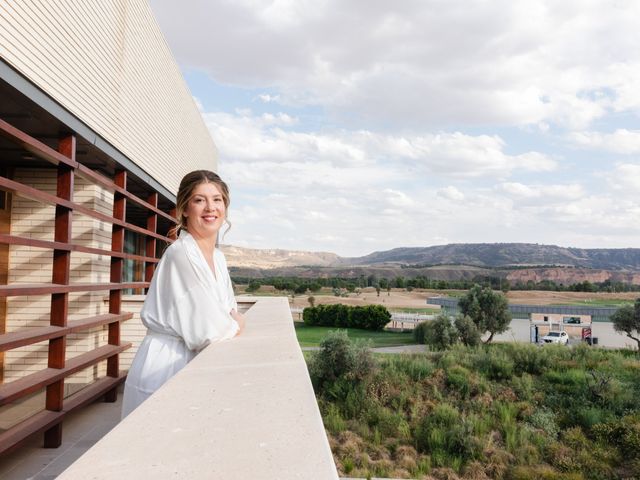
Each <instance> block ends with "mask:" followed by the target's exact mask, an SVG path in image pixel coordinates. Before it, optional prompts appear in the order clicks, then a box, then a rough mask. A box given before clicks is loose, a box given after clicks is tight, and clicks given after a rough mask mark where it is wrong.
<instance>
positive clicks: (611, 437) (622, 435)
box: [592, 416, 640, 458]
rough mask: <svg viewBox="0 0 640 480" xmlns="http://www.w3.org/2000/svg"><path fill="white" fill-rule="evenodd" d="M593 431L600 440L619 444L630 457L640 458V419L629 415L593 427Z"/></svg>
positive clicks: (622, 450) (621, 449)
mask: <svg viewBox="0 0 640 480" xmlns="http://www.w3.org/2000/svg"><path fill="white" fill-rule="evenodd" d="M592 431H593V433H594V435H595V436H596V438H598V439H599V440H600V441H602V442H604V443H608V444H610V445H615V446H617V447H618V448H619V449H620V451H621V452H622V454H623V455H624V456H625V457H628V458H640V420H639V419H638V418H637V417H636V418H634V417H633V416H627V417H624V418H622V419H619V420H615V421H612V422H608V423H601V424H599V425H595V426H594V427H593V430H592Z"/></svg>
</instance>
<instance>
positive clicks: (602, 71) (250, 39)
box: [151, 0, 640, 256]
mask: <svg viewBox="0 0 640 480" xmlns="http://www.w3.org/2000/svg"><path fill="white" fill-rule="evenodd" d="M151 5H152V8H153V10H154V13H155V15H156V17H157V19H158V22H159V24H160V27H161V29H162V31H163V33H164V35H165V38H166V39H167V42H168V44H169V46H170V48H171V49H172V51H173V53H174V56H175V58H176V61H177V62H178V64H179V66H180V68H181V69H182V72H183V74H184V77H185V80H186V81H187V84H188V86H189V88H190V89H191V91H192V93H193V96H194V98H196V100H197V102H198V104H199V106H200V108H201V111H202V114H203V118H204V120H205V122H206V124H207V126H208V127H209V129H210V131H211V134H212V137H213V139H214V141H215V143H216V145H217V147H218V150H219V154H220V158H219V171H220V173H221V175H222V176H223V178H225V179H226V180H227V181H228V183H229V184H230V187H231V192H232V209H231V214H230V218H231V221H232V222H233V228H232V229H231V231H230V233H229V234H228V235H227V236H226V238H225V239H224V242H225V243H231V244H234V245H239V246H247V247H253V248H285V249H295V250H321V251H331V252H335V253H338V254H341V255H346V256H356V255H364V254H367V253H370V252H372V251H376V250H386V249H390V248H394V247H401V246H429V245H438V244H445V243H472V242H530V243H544V244H555V245H562V246H571V247H591V248H598V247H638V239H639V238H640V235H639V234H640V195H639V194H638V192H639V191H640V121H639V120H640V89H639V88H638V87H637V85H638V80H640V48H638V47H639V46H640V33H639V32H640V29H638V28H637V26H636V23H637V22H636V20H637V19H638V18H640V4H639V3H638V2H632V1H592V0H580V1H563V2H556V1H534V2H531V1H513V0H511V1H506V0H505V1H502V0H495V1H490V2H487V1H473V0H469V1H467V0H465V1H461V0H460V1H448V2H442V1H439V0H438V1H436V0H424V1H422V0H420V1H418V0H415V1H409V0H406V1H402V2H387V1H381V0H369V1H364V0H357V1H356V0H352V1H348V2H345V1H340V0H317V1H313V2H311V1H306V0H297V1H294V0H286V1H285V0H279V1H270V2H264V1H259V0H233V1H230V0H229V1H220V0H214V1H205V0H194V1H191V2H186V3H185V2H175V1H170V0H152V1H151Z"/></svg>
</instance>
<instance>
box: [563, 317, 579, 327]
mask: <svg viewBox="0 0 640 480" xmlns="http://www.w3.org/2000/svg"><path fill="white" fill-rule="evenodd" d="M562 323H565V324H569V325H579V324H581V323H582V321H581V319H580V317H562Z"/></svg>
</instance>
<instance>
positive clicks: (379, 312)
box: [302, 303, 391, 330]
mask: <svg viewBox="0 0 640 480" xmlns="http://www.w3.org/2000/svg"><path fill="white" fill-rule="evenodd" d="M302 319H303V320H304V323H305V324H306V325H309V326H313V325H318V326H324V327H336V328H361V329H365V330H382V329H383V328H384V327H385V325H386V324H387V323H389V322H390V321H391V314H390V313H389V311H388V310H387V309H386V308H385V307H383V306H382V305H365V306H356V307H351V306H348V305H342V304H340V303H337V304H335V305H318V306H317V307H307V308H305V309H304V310H303V312H302Z"/></svg>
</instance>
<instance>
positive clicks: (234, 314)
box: [229, 310, 245, 337]
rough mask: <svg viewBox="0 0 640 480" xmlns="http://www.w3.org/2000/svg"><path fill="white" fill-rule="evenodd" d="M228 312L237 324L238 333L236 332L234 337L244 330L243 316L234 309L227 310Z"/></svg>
mask: <svg viewBox="0 0 640 480" xmlns="http://www.w3.org/2000/svg"><path fill="white" fill-rule="evenodd" d="M229 314H230V315H231V318H233V319H234V320H235V321H236V323H237V324H238V327H239V328H238V333H236V335H235V336H236V337H237V336H238V335H240V334H241V333H242V331H243V330H244V325H245V318H244V315H242V314H241V313H240V312H236V311H235V310H231V312H229Z"/></svg>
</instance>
